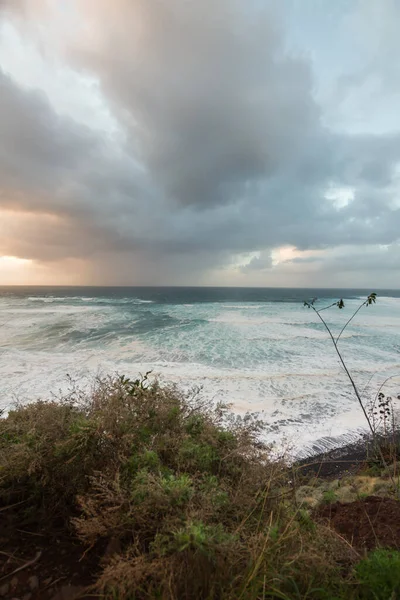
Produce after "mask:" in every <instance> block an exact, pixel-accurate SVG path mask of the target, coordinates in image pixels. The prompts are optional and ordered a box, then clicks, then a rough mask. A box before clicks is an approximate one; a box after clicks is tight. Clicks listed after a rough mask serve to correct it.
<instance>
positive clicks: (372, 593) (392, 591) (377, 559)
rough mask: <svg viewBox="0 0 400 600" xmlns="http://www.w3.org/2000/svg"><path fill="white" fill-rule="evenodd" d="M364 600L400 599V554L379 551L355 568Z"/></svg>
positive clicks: (391, 551) (361, 596) (371, 554)
mask: <svg viewBox="0 0 400 600" xmlns="http://www.w3.org/2000/svg"><path fill="white" fill-rule="evenodd" d="M355 572H356V575H357V578H358V580H359V582H360V584H361V590H360V598H362V599H363V600H391V599H393V600H396V598H399V597H400V552H396V551H394V550H384V549H378V550H374V551H373V552H371V553H370V554H369V555H368V556H367V558H364V559H363V560H361V561H360V562H359V563H358V565H357V566H356V568H355Z"/></svg>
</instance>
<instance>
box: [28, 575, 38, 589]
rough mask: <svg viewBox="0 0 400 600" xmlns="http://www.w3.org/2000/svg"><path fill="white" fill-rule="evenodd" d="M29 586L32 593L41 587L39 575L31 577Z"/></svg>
mask: <svg viewBox="0 0 400 600" xmlns="http://www.w3.org/2000/svg"><path fill="white" fill-rule="evenodd" d="M28 585H29V587H30V589H31V590H32V591H34V590H36V588H38V587H39V577H38V576H37V575H32V576H31V577H29V579H28Z"/></svg>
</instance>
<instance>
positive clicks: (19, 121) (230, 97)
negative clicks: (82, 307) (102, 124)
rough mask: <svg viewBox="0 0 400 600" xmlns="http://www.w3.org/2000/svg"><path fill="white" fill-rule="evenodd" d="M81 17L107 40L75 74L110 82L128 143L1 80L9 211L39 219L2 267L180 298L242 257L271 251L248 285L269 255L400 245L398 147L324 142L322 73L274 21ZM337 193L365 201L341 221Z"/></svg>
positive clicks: (90, 45) (160, 15)
mask: <svg viewBox="0 0 400 600" xmlns="http://www.w3.org/2000/svg"><path fill="white" fill-rule="evenodd" d="M74 6H75V7H76V9H77V10H78V11H79V15H80V18H82V19H83V20H85V19H87V20H88V22H90V23H91V26H92V27H93V30H94V32H95V35H94V36H92V37H91V36H88V35H86V30H85V39H82V40H75V42H74V45H71V44H70V46H69V54H68V60H69V61H70V64H73V65H74V66H75V68H79V69H80V70H84V71H86V72H87V73H90V74H91V75H95V76H96V77H98V78H99V81H100V84H101V89H102V92H103V95H104V99H105V102H107V103H108V106H109V107H110V109H111V110H112V112H113V114H114V116H115V118H116V119H117V121H118V123H119V126H120V130H121V132H122V134H121V136H120V137H119V138H118V139H114V138H111V137H110V136H108V135H107V134H105V133H104V134H103V133H100V132H98V131H97V132H95V131H93V130H91V129H89V127H87V126H84V125H82V124H78V123H77V122H74V121H73V120H72V119H67V118H65V117H62V116H60V115H59V114H58V113H57V112H56V110H55V107H53V106H52V105H50V103H49V101H48V100H47V99H46V97H45V96H44V95H43V94H40V93H39V92H35V91H31V90H26V89H22V88H20V87H19V86H18V85H17V84H16V83H15V81H13V80H12V79H11V78H10V77H7V76H6V75H4V74H2V73H1V72H0V181H1V183H0V208H1V207H2V208H3V209H12V210H15V211H19V213H20V215H25V213H28V214H36V215H38V218H37V219H36V220H35V221H34V220H32V219H31V218H30V217H29V216H26V215H25V216H24V217H22V216H20V218H19V220H18V219H17V220H16V221H15V222H16V223H17V224H16V225H15V228H14V229H13V228H9V230H8V232H6V234H7V235H6V234H4V236H3V238H2V243H1V248H3V249H4V250H3V251H4V252H5V253H13V254H15V255H17V256H25V257H32V258H35V259H38V260H42V261H49V260H60V259H63V258H68V257H84V258H87V259H88V260H90V261H92V262H93V265H94V266H93V270H94V272H95V273H97V275H96V276H99V277H100V278H101V276H102V277H103V279H104V281H108V280H110V278H112V277H114V275H115V272H116V271H118V273H119V276H120V277H121V282H123V281H126V282H128V283H133V282H144V281H145V282H146V283H149V282H153V283H157V282H159V281H160V278H165V277H169V278H170V281H171V282H178V281H179V282H180V283H184V282H185V277H187V276H190V277H192V276H194V277H199V278H202V279H201V280H203V279H204V277H206V274H207V273H209V272H210V271H211V270H212V269H213V268H215V267H218V266H223V265H229V264H230V262H231V261H232V256H234V255H235V254H240V253H243V252H251V251H261V252H262V254H261V256H260V258H255V259H253V260H252V261H250V263H249V264H248V265H247V266H245V267H242V268H241V271H242V273H247V274H251V273H254V272H256V271H260V270H261V271H262V270H264V269H266V268H267V267H269V266H270V261H271V259H270V255H269V251H266V249H267V248H268V249H270V248H273V247H277V246H280V245H293V246H296V247H298V248H300V249H304V250H305V249H312V248H320V249H324V248H333V247H335V246H340V245H343V244H346V245H353V246H357V245H361V244H363V245H365V244H370V245H374V244H394V243H396V241H397V240H398V239H399V237H400V233H399V222H400V208H399V206H400V205H399V204H397V205H396V203H395V202H394V201H395V200H396V199H398V195H397V194H398V191H399V187H398V186H399V175H398V165H399V164H400V133H393V134H385V135H358V136H355V135H349V134H345V133H340V134H339V133H334V132H332V131H331V130H328V129H326V128H325V127H324V126H323V125H322V124H321V110H322V109H321V107H319V106H318V105H317V104H316V101H315V99H314V95H313V85H314V83H313V78H312V74H311V69H310V66H309V65H308V64H307V62H306V61H305V60H304V59H300V58H297V57H294V56H291V55H288V54H287V53H286V51H285V44H284V33H283V32H282V31H280V28H279V26H278V21H277V18H276V16H275V15H274V14H273V12H271V10H269V9H268V10H267V9H260V8H256V5H255V4H254V5H253V4H252V3H246V4H245V3H244V2H242V1H240V0H236V1H234V2H232V1H231V0H229V1H228V0H218V1H216V0H214V1H213V2H212V3H211V0H207V1H206V0H205V1H204V2H201V3H200V2H187V3H182V2H180V1H178V0H172V1H171V2H169V3H168V5H167V4H163V5H161V4H160V3H159V2H156V1H155V0H146V1H144V0H134V1H133V0H131V1H129V2H128V1H127V0H115V1H114V2H113V3H112V4H111V3H109V2H100V1H99V3H96V4H95V5H94V4H91V3H84V2H79V0H76V1H75V3H74ZM8 8H10V4H9V6H8ZM243 9H245V10H243ZM91 10H93V12H90V11H91ZM32 35H33V34H32ZM88 39H89V40H90V42H88ZM332 186H333V188H335V186H336V187H338V188H341V187H349V188H351V189H352V190H354V198H353V199H352V201H350V202H349V204H348V205H347V206H343V207H342V208H338V207H337V206H336V205H335V204H334V202H332V201H330V200H328V199H326V197H325V196H326V192H327V190H328V189H329V187H332ZM49 215H50V216H49ZM1 248H0V250H1ZM263 251H264V252H263ZM300 260H301V259H300V258H299V259H298V260H297V259H294V263H295V262H298V263H300ZM306 260H307V259H304V261H306ZM357 260H358V259H356V257H355V258H354V261H355V262H354V264H358V263H357ZM364 267H365V265H364ZM364 267H363V268H364ZM100 268H101V269H102V270H103V271H102V275H101V273H100V272H99V269H100ZM338 268H339V265H338ZM360 268H361V267H360ZM377 268H378V267H377ZM164 282H166V281H164Z"/></svg>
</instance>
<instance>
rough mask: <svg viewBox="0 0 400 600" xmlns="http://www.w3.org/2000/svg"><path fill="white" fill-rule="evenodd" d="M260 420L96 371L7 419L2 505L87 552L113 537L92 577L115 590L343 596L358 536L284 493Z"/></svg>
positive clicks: (117, 594) (18, 519) (108, 591)
mask: <svg viewBox="0 0 400 600" xmlns="http://www.w3.org/2000/svg"><path fill="white" fill-rule="evenodd" d="M261 427H262V424H261V423H260V422H259V421H257V419H256V418H254V417H252V416H250V415H246V416H245V417H244V418H242V419H241V418H238V417H234V416H232V415H230V413H229V411H228V407H226V406H223V405H216V406H210V405H209V404H207V403H205V402H203V401H202V400H201V399H200V398H199V397H198V396H197V395H194V396H193V395H192V396H191V397H187V396H185V395H184V394H182V393H180V392H179V391H178V390H176V389H174V388H170V387H160V386H159V385H158V384H157V383H154V384H150V382H149V380H148V379H146V378H145V379H143V380H136V381H131V380H129V379H127V378H125V377H122V378H121V377H114V378H104V379H100V380H99V381H97V383H96V385H95V386H94V388H93V389H92V390H90V391H89V392H79V391H77V390H75V389H74V390H73V392H72V393H71V394H69V395H68V397H67V398H64V399H62V400H61V401H59V402H42V401H40V402H36V403H33V404H30V405H28V406H24V407H18V408H16V409H15V410H13V411H11V412H10V413H9V415H8V416H7V417H6V418H2V419H0V450H1V452H0V505H3V506H6V505H12V506H13V507H15V508H14V509H13V513H12V514H13V517H14V520H15V523H16V527H21V525H22V524H23V523H25V524H26V523H29V522H30V521H33V520H34V521H38V522H39V525H40V527H41V528H42V529H43V530H46V529H47V530H49V529H51V527H52V524H53V523H54V524H56V526H57V528H58V529H57V531H59V530H60V527H61V528H63V529H64V531H65V532H68V535H73V536H75V537H77V538H78V539H79V540H80V541H81V543H83V544H84V545H86V546H87V552H89V551H90V549H91V548H93V547H97V548H98V547H106V546H108V544H109V543H110V542H113V541H116V542H117V547H118V548H119V550H118V553H117V554H115V555H114V556H113V557H112V558H107V560H106V559H105V560H104V561H102V562H101V563H100V564H99V573H98V579H97V581H96V584H95V585H94V587H93V590H92V591H93V594H94V595H99V594H100V595H101V597H103V598H105V599H106V600H107V599H113V600H116V599H120V600H122V599H125V598H127V599H129V598H134V599H135V600H144V599H151V598H161V599H163V600H175V599H178V598H179V599H180V598H182V599H183V598H185V599H186V598H187V599H192V598H193V599H196V600H197V599H203V598H204V599H207V598H208V599H211V598H220V599H221V600H237V599H238V598H240V599H241V600H256V599H258V598H262V599H266V598H284V597H289V598H292V597H299V598H300V597H301V598H303V597H307V598H316V599H318V598H326V597H328V596H327V595H326V593H325V592H322V591H321V590H328V591H329V593H331V592H332V593H331V597H333V596H334V593H335V590H336V589H337V588H338V586H339V587H340V585H339V584H340V577H339V574H338V569H337V561H338V559H339V558H340V560H341V561H343V557H347V558H346V560H349V564H351V560H352V558H351V556H350V554H349V549H348V547H347V545H346V544H344V543H343V542H342V541H341V540H340V539H338V538H337V537H335V536H334V534H333V533H332V532H331V531H330V530H329V529H327V528H326V527H323V526H320V525H318V524H317V523H314V522H313V521H312V520H311V517H310V516H309V515H308V513H306V511H304V510H302V509H300V511H299V509H298V508H296V507H295V506H293V504H291V503H290V502H289V501H288V498H289V496H288V479H289V477H288V471H287V469H286V467H285V465H284V464H281V463H280V462H279V461H272V460H270V455H269V449H268V447H266V446H265V445H264V444H262V443H261V441H260V439H259V433H260V431H261ZM57 535H58V534H57ZM294 594H296V595H294ZM323 594H325V595H323Z"/></svg>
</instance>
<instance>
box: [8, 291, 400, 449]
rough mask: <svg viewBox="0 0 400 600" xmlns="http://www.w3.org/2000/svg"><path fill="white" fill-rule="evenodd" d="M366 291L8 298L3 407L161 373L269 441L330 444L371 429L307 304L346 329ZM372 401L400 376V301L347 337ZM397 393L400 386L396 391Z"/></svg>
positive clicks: (352, 363)
mask: <svg viewBox="0 0 400 600" xmlns="http://www.w3.org/2000/svg"><path fill="white" fill-rule="evenodd" d="M367 293H368V292H366V291H362V290H345V291H343V290H342V291H340V290H298V289H293V290H289V289H284V290H282V289H281V290H278V289H243V288H238V289H229V288H228V289H227V288H0V357H1V361H0V376H1V380H0V381H1V383H0V386H1V396H0V406H3V407H4V406H5V407H8V406H10V405H11V403H12V402H13V401H14V400H15V399H18V400H20V401H21V402H28V401H31V400H33V399H35V398H38V397H49V395H50V394H51V393H52V392H53V393H57V392H58V390H61V391H63V390H66V388H67V385H68V380H67V374H69V375H70V376H71V377H72V378H74V379H78V380H79V381H80V382H81V383H82V384H83V385H86V384H87V383H89V382H90V380H91V378H93V376H95V375H96V374H98V373H105V372H107V373H109V372H119V373H124V374H126V375H128V376H136V375H137V374H138V372H142V373H143V372H145V371H147V370H152V371H153V373H154V374H155V375H157V376H158V377H159V378H160V379H161V380H163V381H168V382H173V383H177V384H178V385H180V386H181V387H183V388H184V389H188V388H191V387H193V386H202V387H203V391H202V393H203V394H204V396H205V397H207V398H209V399H210V402H211V401H216V400H223V401H227V402H230V403H232V405H233V409H234V410H235V411H237V412H240V413H243V412H245V411H247V410H250V411H253V412H260V413H261V414H262V415H263V416H264V417H265V419H266V421H267V429H266V436H267V438H268V439H270V440H271V441H275V442H279V444H282V443H283V444H286V445H288V446H293V447H294V448H295V450H296V449H297V450H298V449H300V448H301V449H304V448H305V447H306V446H307V447H309V446H310V445H313V444H314V445H316V447H318V448H319V447H324V446H330V445H334V444H337V443H339V442H340V441H341V440H342V441H343V440H344V439H346V440H347V439H349V437H351V436H353V435H354V432H356V431H359V430H361V428H362V427H363V422H362V417H361V415H360V411H359V408H358V405H357V403H356V401H355V400H354V398H353V395H352V392H351V388H350V386H349V384H348V381H347V380H346V377H345V375H344V373H343V371H342V369H341V368H340V365H339V362H338V359H337V357H336V355H335V352H334V349H333V347H332V346H331V344H330V342H329V340H328V337H327V333H326V331H325V330H324V328H323V326H322V324H321V323H320V322H319V321H318V318H317V316H316V315H315V314H314V313H313V312H312V311H311V310H309V309H307V308H304V306H303V303H302V301H303V300H304V299H309V298H311V297H318V298H319V300H318V306H324V305H325V304H329V303H330V302H332V301H334V300H336V299H338V298H340V297H343V298H344V299H345V304H346V306H345V309H344V310H342V311H339V310H338V309H335V308H332V309H330V310H328V311H325V312H324V313H323V315H324V318H326V319H327V320H328V321H329V324H330V325H331V326H332V328H333V329H334V330H335V331H337V332H338V331H340V329H341V326H342V325H343V324H344V323H345V322H346V320H347V319H348V318H349V316H350V315H351V314H352V311H354V310H355V308H356V307H357V306H358V305H359V304H360V302H361V299H362V298H364V297H365V296H366V295H367ZM341 348H342V351H343V354H344V356H345V357H346V359H347V362H348V365H349V367H350V368H351V369H352V372H353V373H354V376H355V378H356V381H357V383H358V385H359V387H360V388H361V389H362V390H364V394H365V399H366V402H368V401H369V399H370V398H372V397H373V395H374V393H375V391H376V389H377V387H378V386H379V384H380V383H381V382H382V381H384V379H385V378H387V377H389V376H396V375H400V291H387V290H386V291H384V290H382V291H380V292H379V293H378V301H377V304H376V305H375V306H372V307H368V308H363V309H362V311H360V313H359V314H358V315H357V317H356V319H355V320H354V321H353V322H352V323H351V325H350V326H349V328H348V329H346V332H345V334H344V335H343V336H342V338H341ZM396 386H397V387H396ZM396 389H399V390H400V378H397V379H394V380H391V381H389V382H388V391H396Z"/></svg>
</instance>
